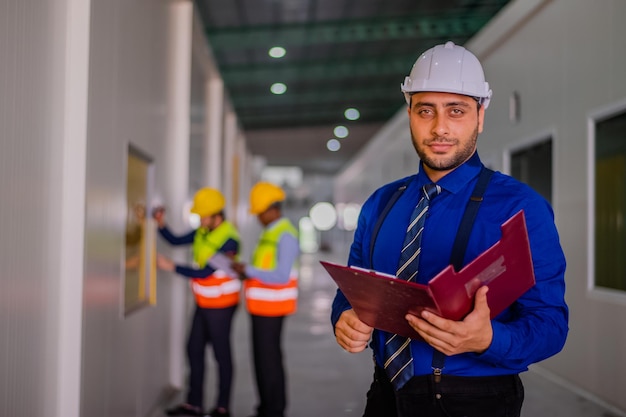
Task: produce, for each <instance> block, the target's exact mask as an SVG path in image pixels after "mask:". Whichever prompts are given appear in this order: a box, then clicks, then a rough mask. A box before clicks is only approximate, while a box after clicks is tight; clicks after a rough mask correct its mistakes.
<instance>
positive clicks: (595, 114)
mask: <svg viewBox="0 0 626 417" xmlns="http://www.w3.org/2000/svg"><path fill="white" fill-rule="evenodd" d="M620 114H622V115H625V116H626V99H624V100H620V101H618V102H615V103H612V104H609V105H607V106H604V107H602V108H598V109H596V110H594V111H592V112H590V113H589V114H588V116H587V158H588V159H587V197H588V198H587V259H588V262H587V293H588V294H589V295H590V296H591V297H592V298H594V299H598V300H600V301H605V302H612V303H617V304H619V305H623V306H626V290H618V289H614V288H607V287H599V286H596V281H595V269H596V263H595V262H596V259H595V233H596V230H595V217H596V188H595V183H596V175H595V173H596V125H597V124H598V123H600V122H603V121H605V120H607V119H610V118H613V117H616V116H619V115H620Z"/></svg>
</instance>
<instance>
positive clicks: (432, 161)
mask: <svg viewBox="0 0 626 417" xmlns="http://www.w3.org/2000/svg"><path fill="white" fill-rule="evenodd" d="M477 138H478V126H476V128H475V129H474V132H472V136H471V140H470V141H468V142H467V143H466V144H465V146H463V147H462V148H460V149H459V150H457V151H456V152H455V153H454V154H453V155H450V156H446V157H443V159H441V158H438V157H434V158H431V157H429V156H427V155H426V153H425V152H424V151H423V150H421V146H422V144H420V145H419V146H418V142H417V139H416V138H415V135H414V134H413V129H411V139H412V142H413V147H414V148H415V151H416V152H417V155H418V156H419V158H420V160H421V161H422V163H423V164H424V165H426V166H427V167H428V168H430V169H432V170H434V171H451V170H453V169H454V168H456V167H458V166H460V165H462V164H463V163H464V162H465V161H467V160H468V159H469V158H470V157H471V156H472V155H473V154H474V151H475V150H476V140H477ZM458 142H459V139H456V138H430V139H427V140H426V141H425V142H424V144H423V146H424V147H426V146H427V145H430V144H432V143H452V144H457V143H458Z"/></svg>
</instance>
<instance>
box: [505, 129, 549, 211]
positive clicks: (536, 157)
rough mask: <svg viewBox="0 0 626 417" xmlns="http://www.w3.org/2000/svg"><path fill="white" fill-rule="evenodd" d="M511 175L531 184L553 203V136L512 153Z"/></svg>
mask: <svg viewBox="0 0 626 417" xmlns="http://www.w3.org/2000/svg"><path fill="white" fill-rule="evenodd" d="M511 176H513V177H515V178H517V179H518V180H520V181H522V182H525V183H526V184H528V185H530V186H531V187H532V188H533V189H534V190H535V191H537V192H538V193H539V194H541V195H542V196H543V198H545V199H546V200H548V202H549V203H550V204H552V138H549V139H546V140H544V141H541V142H539V143H535V144H533V145H531V146H529V147H526V148H523V149H520V150H518V151H516V152H514V153H512V154H511Z"/></svg>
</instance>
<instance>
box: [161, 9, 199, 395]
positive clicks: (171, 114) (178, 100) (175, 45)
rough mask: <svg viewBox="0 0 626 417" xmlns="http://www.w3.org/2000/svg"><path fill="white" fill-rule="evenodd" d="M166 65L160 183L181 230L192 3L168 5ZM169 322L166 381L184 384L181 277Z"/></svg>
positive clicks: (171, 219)
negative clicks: (164, 139)
mask: <svg viewBox="0 0 626 417" xmlns="http://www.w3.org/2000/svg"><path fill="white" fill-rule="evenodd" d="M169 19H170V21H169V23H170V27H169V45H168V47H169V55H170V58H169V68H168V77H169V81H168V120H169V124H168V131H167V143H166V144H165V148H166V152H165V155H166V156H167V158H165V159H164V160H163V161H162V163H163V166H164V170H165V172H166V173H167V175H165V176H164V179H165V181H166V183H165V184H164V185H163V187H164V189H163V192H164V193H165V197H166V201H167V204H168V216H167V221H168V223H170V225H171V226H172V228H173V229H174V230H181V229H183V228H184V227H186V225H185V224H184V222H183V209H184V204H185V202H186V201H187V199H188V188H189V142H190V118H189V115H190V110H191V109H190V86H191V48H192V23H193V3H192V1H191V0H178V1H174V2H172V4H171V6H170V17H169ZM172 258H173V259H174V261H175V262H180V263H184V262H185V261H186V259H185V252H183V251H176V252H174V253H173V254H172ZM171 284H172V310H171V314H172V321H171V328H170V340H169V347H170V358H169V359H170V366H169V369H170V382H171V384H172V386H174V387H178V388H182V387H184V385H185V373H186V362H185V352H184V348H183V343H181V340H185V337H186V334H185V333H186V329H187V324H186V321H187V320H186V308H185V300H186V294H187V291H188V286H187V283H186V282H185V280H173V281H172V283H171Z"/></svg>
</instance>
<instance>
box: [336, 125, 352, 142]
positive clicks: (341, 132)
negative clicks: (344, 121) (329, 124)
mask: <svg viewBox="0 0 626 417" xmlns="http://www.w3.org/2000/svg"><path fill="white" fill-rule="evenodd" d="M333 133H334V134H335V136H337V137H338V138H339V139H343V138H345V137H346V136H348V128H347V127H345V126H337V127H336V128H335V130H334V131H333Z"/></svg>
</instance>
